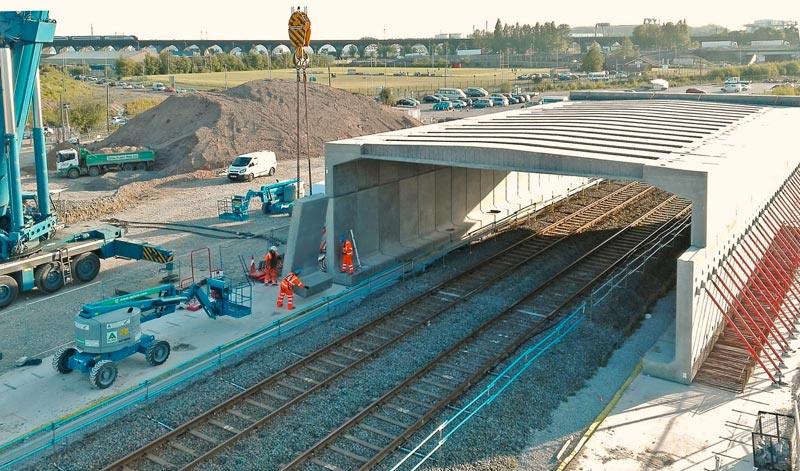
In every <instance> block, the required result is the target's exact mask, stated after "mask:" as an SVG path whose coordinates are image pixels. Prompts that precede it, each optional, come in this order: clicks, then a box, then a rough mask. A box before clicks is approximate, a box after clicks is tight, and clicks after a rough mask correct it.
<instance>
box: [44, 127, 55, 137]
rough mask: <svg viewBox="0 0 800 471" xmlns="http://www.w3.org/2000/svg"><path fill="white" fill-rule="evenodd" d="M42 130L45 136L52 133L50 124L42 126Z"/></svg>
mask: <svg viewBox="0 0 800 471" xmlns="http://www.w3.org/2000/svg"><path fill="white" fill-rule="evenodd" d="M42 132H44V135H45V136H49V135H50V134H53V128H51V127H50V126H45V127H43V128H42Z"/></svg>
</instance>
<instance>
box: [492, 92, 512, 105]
mask: <svg viewBox="0 0 800 471" xmlns="http://www.w3.org/2000/svg"><path fill="white" fill-rule="evenodd" d="M491 99H492V103H494V106H508V104H509V102H508V98H506V97H505V96H503V95H501V94H499V93H495V94H493V95H492V96H491Z"/></svg>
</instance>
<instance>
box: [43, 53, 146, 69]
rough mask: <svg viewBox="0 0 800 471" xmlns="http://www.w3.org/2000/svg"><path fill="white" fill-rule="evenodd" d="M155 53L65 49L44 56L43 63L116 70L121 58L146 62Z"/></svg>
mask: <svg viewBox="0 0 800 471" xmlns="http://www.w3.org/2000/svg"><path fill="white" fill-rule="evenodd" d="M148 55H153V54H152V53H151V52H149V51H137V52H131V51H106V50H102V51H90V50H83V51H64V52H59V53H58V54H54V55H50V56H47V57H44V56H42V64H50V65H60V66H66V67H70V66H88V67H90V68H91V69H94V70H98V69H103V68H105V67H106V66H108V68H109V69H110V70H114V66H115V64H116V62H117V59H119V58H125V59H129V60H132V61H134V62H144V58H145V57H147V56H148Z"/></svg>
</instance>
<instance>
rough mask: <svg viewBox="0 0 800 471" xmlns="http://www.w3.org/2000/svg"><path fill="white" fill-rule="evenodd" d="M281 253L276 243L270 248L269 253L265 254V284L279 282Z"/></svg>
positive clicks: (273, 284)
mask: <svg viewBox="0 0 800 471" xmlns="http://www.w3.org/2000/svg"><path fill="white" fill-rule="evenodd" d="M279 261H280V255H278V248H277V247H275V246H274V245H273V246H272V247H270V248H269V251H267V254H266V255H264V286H267V285H272V286H275V285H277V284H278V262H279Z"/></svg>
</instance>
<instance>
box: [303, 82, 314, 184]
mask: <svg viewBox="0 0 800 471" xmlns="http://www.w3.org/2000/svg"><path fill="white" fill-rule="evenodd" d="M303 101H304V102H305V107H306V160H307V161H308V194H309V196H311V195H313V194H314V190H313V185H312V181H311V138H309V135H308V76H307V75H306V69H305V68H304V69H303Z"/></svg>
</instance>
